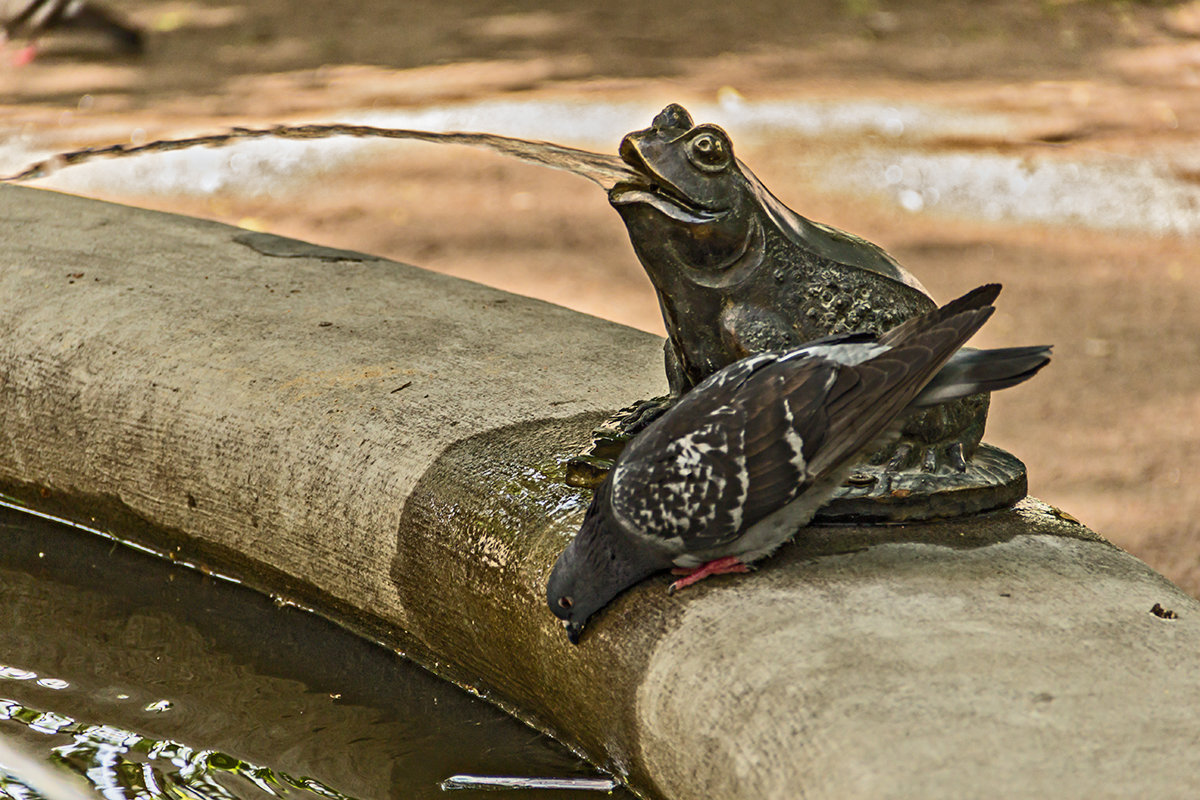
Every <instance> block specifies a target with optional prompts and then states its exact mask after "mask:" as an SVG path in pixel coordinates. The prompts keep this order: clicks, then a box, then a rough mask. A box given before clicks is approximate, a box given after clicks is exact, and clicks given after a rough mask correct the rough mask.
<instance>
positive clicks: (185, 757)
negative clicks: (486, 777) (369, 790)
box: [0, 699, 350, 800]
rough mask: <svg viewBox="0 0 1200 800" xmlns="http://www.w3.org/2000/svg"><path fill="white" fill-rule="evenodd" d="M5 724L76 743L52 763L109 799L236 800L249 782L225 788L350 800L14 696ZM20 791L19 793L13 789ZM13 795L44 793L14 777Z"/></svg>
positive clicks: (1, 788) (1, 790)
mask: <svg viewBox="0 0 1200 800" xmlns="http://www.w3.org/2000/svg"><path fill="white" fill-rule="evenodd" d="M0 721H11V722H16V723H19V724H22V725H24V726H26V728H28V729H29V730H31V731H36V732H38V733H43V734H47V735H50V736H55V737H58V738H56V739H54V741H57V740H58V739H59V738H62V737H69V738H70V740H71V741H70V742H68V743H65V744H61V745H58V746H56V747H54V748H52V750H51V753H52V760H53V761H55V762H56V763H59V764H62V765H64V766H66V767H68V768H70V769H71V770H72V771H74V772H76V773H78V774H80V775H82V776H84V777H85V778H87V780H88V782H90V783H91V784H92V785H93V786H95V787H96V788H97V789H98V790H99V791H100V793H101V794H102V795H104V797H106V798H108V800H153V798H162V797H171V798H179V797H199V798H205V800H237V798H239V797H244V796H247V795H249V794H252V792H247V791H245V789H246V788H248V787H242V791H238V787H235V786H232V785H230V786H227V785H223V783H222V781H224V782H225V784H229V783H231V782H233V781H234V780H235V779H238V778H240V779H243V780H244V781H247V782H248V783H250V784H252V785H253V786H254V787H257V788H258V789H260V790H262V791H263V792H266V793H267V794H269V795H271V796H272V797H283V796H285V795H287V794H288V792H289V790H300V791H303V792H307V793H311V794H316V795H320V796H321V797H329V798H335V800H350V798H348V796H347V795H344V794H342V793H341V792H339V791H337V790H335V789H332V788H330V787H329V786H326V785H325V784H323V783H321V782H320V781H317V780H314V779H312V778H306V777H301V778H296V777H293V776H291V775H289V774H288V773H286V772H276V771H274V770H271V769H270V768H268V767H262V766H258V765H255V764H251V763H248V762H246V761H242V760H240V759H238V758H235V757H233V756H231V755H227V754H226V753H221V752H217V751H215V750H196V749H194V748H191V747H188V746H187V745H184V744H180V743H179V742H174V741H170V740H160V739H152V738H150V737H147V736H142V735H141V734H138V733H134V732H133V731H128V730H123V729H121V728H117V727H114V726H112V725H95V724H87V723H84V722H78V721H76V720H74V719H71V718H70V717H67V716H63V715H62V714H56V713H53V712H47V711H40V710H38V709H35V708H29V707H27V706H23V705H21V704H20V703H17V702H15V701H12V700H5V699H0ZM17 787H19V789H18V790H17V791H13V789H17ZM3 794H7V795H8V796H9V797H13V798H14V800H18V799H19V798H25V797H34V796H37V793H36V792H34V791H33V790H31V789H29V788H28V787H26V786H25V785H24V784H22V783H21V782H20V778H19V777H17V776H9V780H8V781H7V784H6V785H0V795H3Z"/></svg>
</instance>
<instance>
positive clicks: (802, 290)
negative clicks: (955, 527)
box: [573, 104, 1024, 505]
mask: <svg viewBox="0 0 1200 800" xmlns="http://www.w3.org/2000/svg"><path fill="white" fill-rule="evenodd" d="M619 152H620V156H621V159H622V160H623V161H624V162H625V164H626V165H627V166H628V167H629V168H630V169H631V170H632V171H633V172H635V173H636V177H628V178H625V179H623V180H621V181H620V182H618V183H617V184H616V185H615V186H613V187H612V188H611V189H610V190H609V192H608V198H609V202H610V203H611V204H612V205H613V207H614V208H615V209H616V210H617V212H618V213H619V214H620V215H621V218H622V220H623V221H624V222H625V226H626V228H627V229H628V231H629V238H630V241H631V242H632V243H633V248H634V250H635V252H636V253H637V256H638V259H639V260H640V261H641V263H642V266H643V267H644V268H645V270H646V272H647V274H648V275H649V276H650V280H651V282H652V283H653V284H654V288H655V291H656V292H657V294H658V300H659V305H660V307H661V309H662V314H663V321H664V323H665V324H666V329H667V341H666V344H665V351H666V352H665V355H666V369H667V378H668V383H669V386H670V390H671V396H670V397H668V398H664V399H662V400H661V401H659V402H658V403H657V404H656V403H654V402H651V403H644V404H641V405H640V406H636V407H633V408H632V409H630V410H627V411H626V413H625V415H624V417H622V418H620V419H619V420H617V421H614V423H613V424H610V425H608V426H606V427H602V429H600V430H598V432H597V433H598V437H597V440H596V443H597V445H598V446H597V448H596V449H595V450H594V453H595V454H597V455H600V456H605V455H608V454H610V453H612V452H613V450H614V448H619V446H620V445H621V444H622V442H621V441H620V440H621V439H623V438H625V437H626V436H627V435H630V434H633V433H636V431H637V430H638V429H640V428H641V427H642V426H643V425H644V424H645V423H646V422H647V421H648V419H649V418H652V417H653V416H656V415H657V413H660V412H661V410H663V409H664V408H665V407H666V406H668V405H669V404H670V403H672V402H673V401H674V399H675V398H677V397H679V396H680V395H682V394H683V393H685V392H687V391H688V390H689V389H691V388H692V387H693V386H695V385H696V384H698V383H700V382H701V381H703V380H704V379H705V378H707V377H708V376H709V375H711V374H712V373H714V372H716V371H717V370H719V369H720V368H722V367H724V366H726V365H727V364H730V363H732V362H734V361H737V360H738V359H741V358H744V357H745V356H747V355H750V354H752V353H759V352H762V351H765V350H775V349H781V348H786V347H794V346H796V345H799V344H801V343H803V342H806V341H811V340H814V339H819V338H822V337H824V336H829V335H832V334H839V333H846V332H852V331H870V332H873V333H880V332H882V331H884V330H887V329H889V328H891V327H893V326H894V325H896V324H897V323H899V322H901V321H903V320H905V319H909V318H911V317H914V316H916V315H918V314H922V313H925V312H927V311H929V310H931V309H933V308H935V307H936V304H935V303H934V301H933V299H932V298H931V297H930V296H929V295H928V293H927V292H926V291H925V289H924V287H923V286H922V285H921V283H920V282H919V281H918V280H917V279H916V278H915V277H913V276H912V275H911V274H909V273H908V272H907V271H906V270H905V269H904V268H903V267H901V266H900V265H899V264H898V263H897V262H896V261H895V259H893V258H892V257H891V256H890V255H888V254H887V253H886V252H885V251H884V250H883V249H881V248H880V247H878V246H876V245H874V244H872V243H870V242H868V241H866V240H864V239H861V238H859V237H857V236H854V235H853V234H849V233H846V232H844V231H840V230H838V229H836V228H833V227H830V226H828V225H823V224H821V223H818V222H813V221H812V220H809V219H806V218H804V217H802V216H800V215H799V214H797V213H796V212H794V211H792V210H791V209H789V208H788V207H787V206H785V205H784V204H783V203H782V202H780V201H779V199H778V198H776V197H775V196H774V195H773V194H771V192H770V191H769V190H768V189H767V188H766V186H764V185H763V184H762V183H761V182H760V181H759V180H758V178H756V177H755V176H754V174H753V173H752V172H751V171H750V170H749V169H748V168H747V167H746V166H745V165H744V164H743V163H742V162H741V161H739V160H738V159H737V157H736V156H735V155H734V152H733V145H732V142H731V141H730V139H729V136H728V134H726V133H725V131H724V130H722V129H721V128H719V127H718V126H716V125H711V124H700V125H696V124H694V123H693V121H692V118H691V116H690V115H689V114H688V112H687V111H686V110H685V109H684V108H683V107H682V106H680V105H677V104H671V105H669V106H667V107H666V108H665V109H663V110H662V112H661V113H659V114H658V116H656V117H655V118H654V121H653V124H652V125H651V126H650V127H649V128H646V129H644V130H640V131H634V132H633V133H630V134H628V135H627V136H625V137H624V139H623V140H622V141H621V145H620V151H619ZM987 404H988V401H987V397H986V396H985V395H980V396H976V397H971V398H967V399H966V400H961V401H958V402H956V403H952V404H949V405H948V406H946V407H943V408H938V409H933V410H931V411H929V412H926V413H924V414H921V415H920V416H918V417H916V418H914V419H912V420H911V421H910V422H909V423H908V424H907V425H906V426H905V429H904V435H903V437H902V439H901V441H900V442H899V443H898V444H897V445H895V446H893V447H892V448H889V449H888V450H887V451H886V452H880V453H876V454H875V455H874V456H873V457H872V458H870V459H869V462H870V463H871V464H874V465H875V467H870V466H867V467H865V468H864V469H863V470H860V473H859V475H858V476H856V479H857V480H858V481H859V482H860V484H861V485H862V486H864V487H868V488H866V489H864V491H866V492H870V491H872V489H871V488H870V487H871V485H872V484H876V486H875V487H874V491H876V492H877V493H878V492H882V493H884V494H887V495H889V496H892V497H906V496H908V495H909V494H911V493H912V492H913V490H914V488H915V489H916V490H917V491H918V492H920V491H924V490H925V489H928V488H929V487H930V484H931V482H932V481H933V478H934V476H935V475H936V476H938V478H939V479H943V480H944V479H946V477H947V476H955V475H956V474H961V473H965V472H967V471H968V464H969V462H970V459H971V458H972V456H973V455H974V454H975V452H976V450H977V448H978V447H979V441H980V438H981V437H982V435H983V427H984V422H985V420H986V415H987ZM606 437H608V439H606ZM606 448H607V452H605V450H606ZM997 452H1002V451H997ZM1005 455H1006V454H1005ZM1008 458H1010V459H1011V456H1008ZM1012 461H1014V462H1016V460H1015V459H1012ZM1019 464H1020V462H1016V465H1015V466H1012V469H1011V470H1009V471H1010V472H1011V471H1017V472H1020V476H1019V477H1020V481H1019V483H1020V486H1019V487H1017V486H1014V487H1013V492H1015V491H1017V490H1018V489H1019V491H1020V494H1023V493H1024V472H1023V469H1020V467H1019ZM1010 466H1011V465H1010ZM993 467H994V465H989V467H988V469H992V468H993ZM901 471H905V472H908V473H910V474H912V473H916V477H910V478H909V479H908V481H907V483H906V482H905V481H904V480H898V479H897V478H896V477H895V475H896V473H899V472H901ZM993 471H994V470H993ZM1002 471H1003V470H1002ZM922 474H923V476H924V477H921V475H922ZM882 476H886V480H881V477H882ZM1012 477H1013V476H1012V475H1007V476H1006V477H1005V478H1003V479H1002V482H1003V480H1007V479H1009V478H1012ZM949 480H950V483H953V484H956V485H958V484H962V483H964V482H965V483H967V484H973V483H975V481H973V480H971V479H968V478H967V477H965V476H962V477H951V478H950V479H949ZM573 482H579V483H590V482H591V481H589V480H587V478H586V477H584V478H582V479H578V480H577V481H573ZM852 482H853V479H852ZM983 482H984V483H985V484H986V483H991V482H992V481H991V480H990V479H986V478H985V479H984V481H983ZM879 484H882V485H879ZM897 487H900V488H897ZM958 488H961V486H959V487H958ZM1013 492H1009V494H1012V493H1013ZM960 494H961V493H960ZM1018 496H1019V495H1018ZM990 502H991V501H990V500H989V501H986V502H985V503H984V505H987V504H988V503H990Z"/></svg>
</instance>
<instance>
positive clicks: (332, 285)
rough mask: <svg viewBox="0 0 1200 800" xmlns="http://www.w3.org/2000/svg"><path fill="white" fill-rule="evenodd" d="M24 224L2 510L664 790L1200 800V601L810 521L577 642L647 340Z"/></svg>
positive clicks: (637, 604) (1017, 539) (77, 202)
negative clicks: (132, 543) (584, 536)
mask: <svg viewBox="0 0 1200 800" xmlns="http://www.w3.org/2000/svg"><path fill="white" fill-rule="evenodd" d="M0 230H3V241H2V242H0V302H2V303H3V305H2V306H0V491H3V492H6V493H8V494H10V495H15V496H17V497H19V498H20V499H22V500H23V501H24V502H27V503H29V504H31V505H34V506H36V507H39V508H42V509H44V510H47V511H51V512H55V513H58V514H60V515H63V516H67V517H69V518H72V519H75V520H77V521H80V522H83V523H86V524H89V525H93V526H95V527H99V528H102V529H111V530H114V531H116V532H118V533H120V534H121V535H123V536H126V537H132V538H134V539H136V540H138V541H140V542H142V543H143V544H147V545H149V546H152V547H155V548H157V549H160V550H163V551H167V552H169V553H171V554H172V555H175V556H176V557H181V558H186V559H188V560H192V561H197V562H200V563H203V564H206V565H207V566H209V567H212V568H216V569H220V570H221V571H224V572H227V573H230V574H233V575H235V576H237V577H239V578H241V579H243V580H245V581H246V582H248V583H250V584H252V585H256V586H259V587H260V588H263V589H265V590H269V591H274V592H276V593H282V594H284V595H285V596H288V597H291V598H293V599H295V600H297V601H298V602H302V603H305V604H308V605H312V606H315V607H317V608H318V609H320V610H322V611H323V612H324V613H326V614H328V615H331V616H333V617H334V618H336V619H339V620H341V621H342V622H343V623H345V624H347V625H349V626H351V627H354V628H356V629H358V630H360V631H361V632H363V633H365V634H367V635H370V636H373V637H375V638H377V639H379V640H380V641H383V642H385V643H387V644H389V645H391V646H393V647H397V648H399V649H402V650H404V651H405V652H407V653H408V654H409V655H411V656H412V657H413V658H415V659H416V660H418V661H419V662H421V663H423V664H425V665H426V666H428V667H429V668H431V669H433V670H435V671H436V672H438V673H440V674H442V675H445V676H446V677H448V678H450V679H452V680H454V681H456V682H458V683H460V684H461V685H464V686H467V687H471V688H473V689H475V690H477V691H480V692H482V693H484V694H486V695H487V696H489V697H491V698H492V699H494V700H495V701H496V702H498V703H500V704H502V705H504V706H505V707H507V708H509V709H510V710H512V711H513V712H514V713H516V714H517V715H518V716H521V717H522V718H524V719H526V720H528V721H530V722H532V723H533V724H535V725H538V726H541V727H544V728H546V729H549V730H551V731H552V732H554V733H555V734H556V735H557V736H559V737H560V738H561V739H563V740H564V741H566V742H568V743H570V744H572V745H574V746H576V747H578V748H579V749H580V750H581V751H583V752H584V753H586V754H587V755H588V756H589V757H591V758H592V759H593V760H594V761H595V762H596V763H598V764H600V765H602V766H605V767H607V768H609V769H611V770H613V771H615V772H616V773H618V774H619V775H620V776H622V777H624V778H625V779H626V780H627V781H629V783H630V785H631V786H632V787H633V788H635V790H636V791H638V792H639V793H641V794H643V795H644V796H646V797H661V798H697V797H720V798H731V799H733V800H736V799H737V798H794V797H811V798H826V797H827V798H851V797H872V798H873V797H906V798H908V797H911V798H940V797H946V798H951V797H953V798H958V797H963V796H971V797H1049V796H1057V797H1129V796H1147V797H1183V796H1191V793H1192V792H1193V791H1194V786H1195V776H1196V775H1198V774H1200V748H1197V747H1196V746H1195V743H1196V742H1197V741H1198V740H1200V713H1198V712H1200V680H1198V679H1200V662H1198V661H1197V660H1196V658H1195V654H1196V652H1197V651H1198V650H1200V604H1198V603H1196V602H1195V601H1194V600H1192V599H1191V598H1189V597H1187V596H1185V595H1184V594H1183V593H1182V592H1180V591H1179V590H1178V589H1176V588H1175V587H1174V586H1172V585H1171V584H1170V583H1168V582H1167V581H1166V580H1165V579H1164V578H1162V577H1160V576H1158V575H1157V574H1156V573H1154V572H1152V571H1151V570H1150V569H1149V568H1148V567H1146V566H1145V565H1144V564H1142V563H1141V562H1140V561H1137V560H1136V559H1134V558H1132V557H1130V556H1128V555H1126V554H1125V553H1123V552H1121V551H1120V550H1118V549H1116V548H1114V547H1112V546H1111V545H1109V544H1107V543H1106V542H1104V541H1103V540H1101V539H1100V538H1099V537H1097V536H1095V535H1094V534H1092V533H1091V532H1090V531H1088V530H1087V529H1086V528H1083V527H1082V526H1080V525H1078V524H1077V523H1075V522H1073V521H1072V520H1070V518H1069V517H1066V516H1065V515H1061V514H1059V513H1057V512H1055V511H1054V510H1053V509H1051V508H1049V507H1047V506H1045V505H1043V504H1041V503H1038V502H1036V501H1032V500H1027V501H1025V502H1023V503H1022V504H1021V505H1020V506H1018V507H1017V508H1016V509H1013V510H1009V511H1003V512H996V513H992V514H987V515H983V516H980V517H977V518H973V519H971V520H963V521H949V522H935V523H927V524H919V525H918V524H914V525H906V526H898V527H875V528H853V527H843V528H835V527H827V528H816V529H812V530H810V531H808V532H807V533H806V534H805V535H804V536H803V537H801V539H800V540H799V541H797V542H796V543H794V544H793V545H789V546H788V547H785V548H784V549H783V550H782V551H781V552H780V554H779V555H778V556H777V557H776V558H774V559H772V560H770V561H769V562H767V563H766V564H765V565H764V566H763V568H762V569H761V570H759V571H758V572H757V573H756V574H754V575H752V576H748V577H741V576H734V577H728V578H720V579H714V580H712V581H708V582H706V584H702V585H701V586H699V587H696V588H695V589H694V590H688V591H687V592H684V593H681V594H680V595H679V596H677V597H668V596H667V595H666V593H665V585H666V580H665V579H652V580H649V581H647V582H645V583H643V584H642V585H640V586H638V587H636V588H635V589H634V590H632V591H630V592H628V593H627V594H626V595H624V596H622V597H621V598H620V599H619V600H618V601H617V602H616V603H615V604H614V605H613V606H611V607H610V608H609V609H608V610H607V611H606V612H604V614H603V615H602V616H600V617H598V618H597V619H595V620H594V621H593V623H592V624H591V625H589V627H588V631H587V633H586V634H585V638H584V642H583V644H582V645H581V646H579V647H576V648H573V647H570V646H569V645H568V644H567V643H566V640H565V637H564V636H563V634H562V631H561V629H560V628H559V627H558V626H557V625H556V624H555V621H554V619H553V617H551V615H550V614H549V612H548V611H546V609H545V608H544V607H543V600H542V586H543V583H544V580H545V577H546V575H547V572H548V570H549V568H550V565H551V563H552V562H553V560H554V557H555V556H556V555H557V552H558V550H559V549H560V548H561V547H562V546H563V544H564V543H565V541H566V540H567V538H568V537H569V536H570V535H571V534H572V533H573V531H574V528H575V526H576V525H577V524H578V522H579V520H580V518H581V515H582V510H583V507H584V505H585V503H586V500H587V495H586V493H583V492H580V491H578V490H575V489H571V488H569V487H567V486H565V485H564V484H562V482H561V481H560V480H559V476H560V474H561V471H562V466H563V461H564V459H565V458H566V457H567V456H568V455H570V454H572V453H574V452H576V451H577V449H578V448H579V447H580V446H581V445H582V443H584V442H585V441H586V439H587V436H588V433H589V431H590V429H591V427H592V426H593V425H594V424H595V422H596V421H597V420H598V419H599V418H600V416H601V415H602V414H603V413H604V412H605V411H607V410H609V409H613V408H618V407H620V406H623V405H626V404H628V403H629V402H630V401H631V400H635V399H638V398H641V397H648V396H651V395H653V394H656V393H660V392H661V391H662V389H663V379H662V377H661V366H660V364H661V350H660V346H659V342H658V340H656V339H655V338H654V337H651V336H648V335H645V334H642V333H638V332H636V331H632V330H629V329H626V328H622V327H620V326H617V325H613V324H609V323H606V322H602V321H600V320H597V319H593V318H589V317H585V316H583V315H580V314H576V313H573V312H570V311H567V310H565V309H561V308H557V307H554V306H551V305H548V304H545V303H540V302H537V301H534V300H530V299H527V298H521V297H515V296H512V295H507V294H504V293H502V292H498V291H494V290H491V289H487V288H485V287H482V286H478V285H475V284H470V283H465V282H462V281H458V280H454V279H450V278H446V277H442V276H438V275H434V274H431V273H427V272H424V271H422V270H418V269H416V268H413V267H408V266H404V265H401V264H396V263H392V262H388V261H384V260H380V259H373V258H370V257H366V256H363V257H361V260H353V259H356V258H358V257H357V256H355V255H353V254H347V253H345V252H343V251H337V252H335V253H331V252H330V251H320V252H313V251H308V250H307V249H306V248H305V247H304V246H301V245H296V244H294V243H293V244H289V246H288V247H279V248H273V247H270V246H266V247H264V246H262V244H263V242H262V241H260V240H259V239H254V240H253V241H252V242H246V243H239V242H237V241H235V237H237V236H238V235H239V233H240V232H239V231H236V230H234V229H231V228H228V227H226V226H222V225H217V224H212V223H206V222H201V221H197V220H191V219H185V218H180V217H173V216H170V215H164V214H157V213H153V212H146V211H139V210H134V209H128V208H123V207H119V206H114V205H108V204H103V203H97V202H92V201H86V200H81V199H78V198H73V197H69V196H65V195H59V194H54V193H51V192H43V191H37V190H31V189H23V188H13V187H8V186H0ZM268 244H269V242H268ZM1156 603H1158V604H1161V606H1163V607H1166V608H1168V609H1171V610H1173V611H1174V612H1175V613H1176V614H1177V615H1178V616H1177V618H1175V619H1163V618H1160V617H1159V616H1156V615H1154V614H1152V613H1150V609H1151V607H1152V606H1154V605H1155V604H1156Z"/></svg>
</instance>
